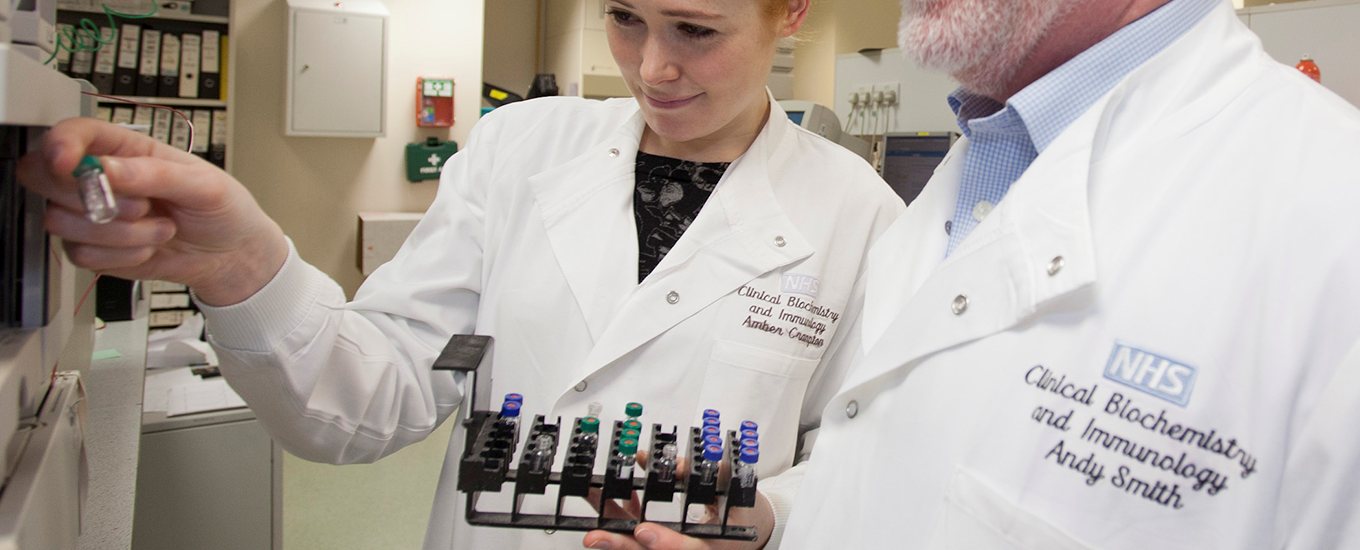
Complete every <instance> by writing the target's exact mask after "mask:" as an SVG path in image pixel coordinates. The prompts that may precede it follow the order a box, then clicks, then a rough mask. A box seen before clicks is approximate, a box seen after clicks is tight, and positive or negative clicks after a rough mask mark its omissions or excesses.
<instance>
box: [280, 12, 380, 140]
mask: <svg viewBox="0 0 1360 550" xmlns="http://www.w3.org/2000/svg"><path fill="white" fill-rule="evenodd" d="M387 16H388V12H387V8H386V7H385V6H383V5H382V4H381V3H379V2H376V1H371V0H367V1H366V0H345V1H344V2H335V1H317V0H288V108H287V110H286V111H287V112H286V115H285V116H286V117H287V123H286V132H285V133H286V134H287V135H290V136H326V137H381V136H382V135H383V133H384V131H385V123H386V103H387Z"/></svg>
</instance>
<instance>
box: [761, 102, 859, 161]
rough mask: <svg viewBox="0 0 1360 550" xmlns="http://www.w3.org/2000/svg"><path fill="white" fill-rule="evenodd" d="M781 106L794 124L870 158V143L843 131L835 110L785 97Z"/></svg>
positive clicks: (780, 103)
mask: <svg viewBox="0 0 1360 550" xmlns="http://www.w3.org/2000/svg"><path fill="white" fill-rule="evenodd" d="M779 106H780V108H782V109H784V113H785V114H787V115H788V117H789V120H790V121H792V122H793V123H794V124H797V125H799V126H802V127H803V128H806V129H808V130H809V131H811V132H812V133H814V134H817V135H819V136H822V137H824V138H826V139H829V140H831V141H832V142H835V143H839V144H840V145H841V146H842V147H845V148H846V149H849V150H850V151H851V152H853V153H855V154H856V155H859V156H860V157H861V158H863V159H864V160H866V161H867V160H869V154H870V147H869V143H868V142H866V141H864V140H862V139H860V138H858V137H855V136H854V135H851V134H847V133H845V132H843V131H841V121H840V119H839V118H837V117H836V113H835V111H832V110H831V109H828V108H826V107H825V106H822V105H818V104H816V103H813V102H811V101H798V100H791V99H785V100H781V101H780V102H779Z"/></svg>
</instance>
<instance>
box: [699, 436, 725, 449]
mask: <svg viewBox="0 0 1360 550" xmlns="http://www.w3.org/2000/svg"><path fill="white" fill-rule="evenodd" d="M722 445H723V441H722V438H721V437H719V436H717V435H706V436H704V439H703V446H704V447H709V446H715V447H719V448H721V447H722Z"/></svg>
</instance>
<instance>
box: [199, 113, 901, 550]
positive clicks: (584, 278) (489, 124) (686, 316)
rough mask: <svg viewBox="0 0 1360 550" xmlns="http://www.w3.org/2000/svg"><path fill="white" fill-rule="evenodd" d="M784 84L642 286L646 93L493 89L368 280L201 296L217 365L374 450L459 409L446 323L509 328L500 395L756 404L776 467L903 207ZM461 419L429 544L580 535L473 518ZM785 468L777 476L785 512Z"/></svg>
mask: <svg viewBox="0 0 1360 550" xmlns="http://www.w3.org/2000/svg"><path fill="white" fill-rule="evenodd" d="M771 105H772V108H771V113H770V119H769V120H770V121H769V122H768V123H767V124H766V126H765V128H764V129H763V130H762V132H761V133H760V135H759V136H758V137H757V139H756V140H755V142H754V143H753V144H752V146H751V148H750V150H748V151H747V153H746V154H745V155H743V156H742V157H741V158H739V159H738V160H736V161H735V162H734V163H733V164H732V165H731V166H730V167H729V169H728V170H727V172H726V173H725V175H724V178H723V179H722V180H721V182H720V183H719V184H718V186H717V188H716V190H715V191H714V193H713V195H712V196H711V197H710V199H709V200H708V202H707V203H706V204H705V206H704V207H703V210H702V211H701V213H700V215H699V216H698V217H697V218H696V220H695V221H694V223H693V224H692V225H691V226H690V227H689V228H688V230H687V231H686V232H685V233H684V235H683V236H682V237H681V238H680V240H679V242H677V243H676V245H675V247H674V248H673V249H672V250H671V251H670V252H669V253H668V254H667V255H666V256H665V258H664V260H663V261H662V262H661V263H660V265H658V266H657V268H656V269H655V271H654V272H653V273H652V274H651V275H650V276H649V277H648V278H647V280H646V281H644V282H643V283H641V284H639V283H638V282H637V271H638V267H637V256H638V254H637V231H636V228H635V225H634V218H633V209H632V200H633V188H634V177H633V166H634V157H635V156H636V152H637V147H638V142H639V138H640V136H641V131H642V128H643V121H642V118H641V116H640V114H639V112H638V109H637V105H636V103H635V102H634V101H632V100H611V101H607V102H597V101H585V100H579V99H566V98H561V99H559V98H553V99H543V100H534V101H530V102H526V103H523V104H518V105H513V106H510V107H508V108H503V109H498V110H497V111H496V112H494V113H492V114H491V115H489V116H488V117H487V118H486V119H484V120H483V121H482V122H481V123H480V124H479V125H478V127H477V128H476V130H475V131H474V135H473V137H472V138H471V140H470V141H469V142H468V144H467V147H465V148H464V149H463V151H461V152H460V153H459V154H457V155H456V156H454V157H453V158H452V159H451V160H450V161H449V163H448V165H447V166H446V167H445V168H444V172H443V177H442V180H441V182H440V192H439V196H438V198H437V199H436V200H435V203H434V204H433V206H432V207H431V208H430V209H429V211H428V212H427V213H426V215H425V217H424V219H423V221H422V222H421V223H420V225H419V226H418V227H417V228H416V229H415V231H414V232H413V233H412V235H411V237H410V239H409V240H408V241H407V243H406V244H405V245H404V246H403V247H402V249H401V251H400V252H399V253H398V254H397V256H396V258H395V259H393V260H392V261H391V262H390V263H388V264H386V265H384V266H383V267H382V268H380V269H379V270H378V271H377V272H376V273H374V274H373V276H372V277H370V278H369V280H368V281H367V282H366V283H365V285H364V286H363V288H361V289H360V291H359V293H358V295H357V297H356V299H355V300H354V302H352V303H350V304H348V305H345V304H344V298H343V295H342V293H341V292H340V290H339V288H338V287H336V286H335V284H334V283H333V282H331V281H329V279H327V278H325V277H324V275H321V274H320V273H319V272H317V271H316V270H315V269H314V268H311V267H310V266H307V265H306V264H305V263H303V262H302V261H301V260H299V259H298V258H297V257H296V254H294V255H293V256H292V257H290V259H289V260H288V263H287V264H286V265H285V267H284V269H283V270H282V271H281V272H280V274H279V275H278V276H277V277H276V278H275V280H274V281H273V282H271V283H270V285H269V286H267V287H266V288H265V289H264V290H262V291H261V292H260V293H259V294H257V295H256V296H255V297H252V298H251V299H250V300H249V301H247V302H246V303H244V304H241V305H238V306H233V307H230V308H222V309H218V308H209V309H211V310H212V311H210V312H209V330H210V332H211V333H212V337H213V341H214V343H215V344H216V345H217V346H218V347H219V349H220V351H221V352H222V353H221V354H222V361H223V370H224V373H225V375H226V377H227V379H228V380H229V381H230V382H231V384H232V386H233V387H234V388H236V389H237V391H239V392H240V393H241V395H242V396H243V397H245V399H246V401H247V402H249V403H250V405H251V407H252V408H253V409H254V410H255V412H256V413H257V414H258V416H259V418H260V420H261V421H262V422H263V424H264V426H265V427H266V428H267V429H268V431H269V432H270V434H271V435H273V436H274V437H275V438H277V439H278V440H279V441H280V442H281V443H282V444H283V445H284V447H285V448H286V449H288V450H289V451H290V452H293V453H294V454H297V455H299V456H302V457H304V458H308V459H312V460H318V461H326V462H336V463H350V462H365V461H372V460H376V459H378V458H380V457H382V456H385V455H387V454H390V453H392V452H395V451H396V450H398V449H400V448H401V447H403V446H405V445H407V444H410V443H412V442H415V441H418V440H420V439H422V438H424V437H425V436H426V435H427V434H429V433H430V432H431V430H433V429H434V428H435V427H436V426H437V425H438V424H439V423H440V422H441V421H443V420H444V419H445V418H446V417H448V416H449V415H450V414H451V413H452V412H454V411H455V410H456V408H457V407H458V405H459V403H460V401H461V400H462V398H463V392H462V390H461V389H460V387H459V384H457V383H455V381H454V379H453V377H451V376H450V375H448V374H444V373H438V374H432V373H431V371H430V365H431V363H432V362H433V360H434V358H435V357H436V356H437V355H438V353H439V351H440V350H441V349H442V348H443V346H444V344H445V342H446V340H447V339H448V337H449V336H450V335H452V334H459V333H477V334H487V335H491V336H493V337H495V339H496V340H495V344H494V347H493V353H494V366H493V368H494V371H495V375H494V383H493V391H492V394H493V395H492V401H493V406H498V405H499V400H498V399H497V398H496V397H495V396H499V395H503V394H505V393H507V392H511V391H514V392H519V393H522V394H523V395H524V398H525V405H524V412H525V415H526V418H527V419H531V418H532V415H533V414H544V415H547V416H548V418H549V420H550V421H552V420H555V419H556V417H558V416H561V417H562V419H563V421H564V422H567V423H570V422H571V420H572V419H573V418H575V417H579V416H583V415H584V414H585V413H586V410H587V406H588V404H589V403H591V402H600V403H602V404H604V405H605V406H606V408H605V413H604V415H603V417H604V418H603V420H605V421H606V422H607V421H610V420H614V419H621V418H619V417H621V416H622V415H621V414H618V413H621V411H622V408H623V405H624V404H625V403H626V402H629V401H639V402H642V403H643V404H644V405H645V406H646V411H645V413H644V416H643V418H642V420H643V421H644V422H646V423H648V424H650V423H652V422H658V423H662V424H665V425H679V426H681V429H682V430H684V429H687V427H688V426H691V425H694V424H697V423H698V421H699V420H700V418H699V413H700V411H702V410H703V409H704V408H708V407H712V408H717V409H719V410H721V411H722V413H723V419H724V420H725V424H726V426H728V427H735V424H736V423H737V422H738V421H740V420H742V419H751V420H754V421H756V422H757V423H759V424H760V427H761V428H760V429H761V453H762V454H761V462H760V466H759V471H760V472H761V474H762V476H772V475H773V474H775V473H777V472H781V471H783V470H785V469H787V468H788V467H789V466H790V465H791V464H792V462H793V461H794V453H795V444H796V442H797V440H798V436H799V432H800V418H801V419H802V423H803V424H806V426H804V428H806V427H808V426H810V425H812V424H814V423H815V422H816V420H817V418H818V416H819V414H818V413H819V411H820V410H821V408H822V405H824V404H825V402H826V400H827V399H828V398H829V397H830V395H831V392H832V391H834V390H835V388H836V387H837V386H838V385H839V381H840V380H841V379H842V378H843V374H844V366H845V363H844V362H843V361H837V360H835V359H833V357H838V356H841V355H843V354H838V353H837V348H838V345H839V343H840V342H841V341H843V340H847V339H848V338H839V336H840V335H841V334H842V333H847V332H851V330H852V329H851V327H848V326H846V325H853V323H854V322H855V321H856V319H857V317H858V309H859V303H860V296H861V295H862V292H863V290H862V284H863V283H862V274H863V269H864V266H863V263H864V256H865V253H866V251H867V250H868V247H869V244H870V242H871V241H872V240H873V239H874V238H875V237H876V236H877V235H878V234H880V233H881V232H882V231H883V230H885V229H886V228H887V227H888V226H889V225H890V224H891V223H892V221H893V220H894V219H895V218H896V216H897V215H898V214H900V213H901V211H902V209H903V206H902V202H901V200H900V199H899V198H897V197H896V196H895V195H894V194H893V193H892V191H891V190H890V189H889V188H888V187H887V186H886V185H885V184H883V183H882V181H881V180H879V179H878V178H877V177H876V175H875V174H874V172H873V170H872V169H871V168H870V167H869V166H868V165H867V164H866V163H864V162H863V161H862V160H860V159H859V158H858V157H855V156H854V155H853V154H851V153H849V152H848V151H846V150H844V149H842V148H840V147H839V146H837V145H835V144H832V143H830V142H828V141H826V140H824V139H822V138H820V137H818V136H816V135H813V134H811V133H810V132H807V131H805V130H802V129H801V128H798V127H797V126H795V125H793V124H792V123H790V122H789V121H788V119H787V116H786V115H785V114H784V113H783V112H782V111H781V110H780V109H779V107H778V106H777V104H774V103H773V102H771ZM759 296H766V297H775V299H776V300H778V301H779V302H780V303H779V304H771V303H769V302H767V301H763V300H760V299H758V297H759ZM793 297H797V298H798V299H799V300H803V301H806V302H807V303H810V304H815V306H819V307H822V308H826V309H818V310H817V311H815V312H814V311H811V309H812V308H810V307H806V306H805V307H798V304H793V305H791V304H790V303H789V299H790V298H793ZM781 311H782V312H784V313H785V314H786V315H793V316H797V319H795V318H793V317H788V316H783V317H781V315H780V312H781ZM760 321H764V323H765V325H761V324H760V323H759V322H760ZM760 326H770V327H774V328H777V329H779V330H780V331H781V332H779V333H771V332H767V331H765V330H761V329H760V328H759V327H760ZM848 349H851V350H853V345H851V346H848ZM527 421H528V420H526V422H527ZM462 438H463V431H462V430H461V429H456V430H455V432H454V437H453V441H451V442H450V444H449V450H448V454H447V458H446V459H445V464H444V472H443V474H442V476H441V477H440V479H439V481H438V483H439V486H438V490H437V494H436V497H435V503H434V507H433V512H432V515H431V518H430V526H429V530H428V532H427V537H426V544H425V546H426V547H427V548H439V549H445V548H450V547H457V548H479V549H480V548H508V547H523V548H544V547H563V548H579V547H580V541H581V536H582V533H579V532H562V533H560V534H557V535H555V536H553V537H551V539H549V538H548V537H547V536H546V535H545V534H544V533H543V532H542V531H524V530H507V529H472V528H470V527H469V526H468V525H467V524H466V523H465V522H464V520H463V515H462V514H463V510H462V509H461V505H462V495H461V494H459V493H457V491H456V490H455V485H456V479H457V478H456V472H457V464H458V458H459V455H460V453H461V451H462V447H463V445H462ZM644 443H645V442H644ZM563 448H565V446H563ZM559 464H560V463H559ZM434 481H435V480H433V479H431V482H432V483H433V482H434ZM779 484H780V481H779V480H778V478H769V479H767V480H766V482H765V483H762V486H761V488H762V490H763V491H765V492H767V493H769V494H770V495H771V501H772V502H773V503H774V504H775V506H776V509H777V510H778V511H779V512H781V513H787V509H788V501H787V500H786V499H784V500H781V499H780V497H779V494H780V491H779ZM506 487H507V491H508V490H509V489H510V488H511V487H512V485H507V486H506ZM488 498H489V497H488ZM529 509H532V510H536V511H543V510H542V506H541V504H538V505H536V504H530V505H529ZM507 510H508V508H502V509H499V510H497V509H494V508H492V511H507Z"/></svg>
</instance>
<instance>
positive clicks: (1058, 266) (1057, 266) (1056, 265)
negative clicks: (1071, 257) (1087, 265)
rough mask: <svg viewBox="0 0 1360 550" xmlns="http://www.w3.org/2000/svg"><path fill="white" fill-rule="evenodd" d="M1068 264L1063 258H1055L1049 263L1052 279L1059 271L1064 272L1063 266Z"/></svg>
mask: <svg viewBox="0 0 1360 550" xmlns="http://www.w3.org/2000/svg"><path fill="white" fill-rule="evenodd" d="M1066 263H1067V262H1066V261H1064V260H1063V257H1062V256H1054V257H1053V259H1052V260H1050V261H1049V262H1048V276H1049V277H1052V276H1054V275H1057V274H1058V272H1059V271H1062V268H1063V265H1065V264H1066Z"/></svg>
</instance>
